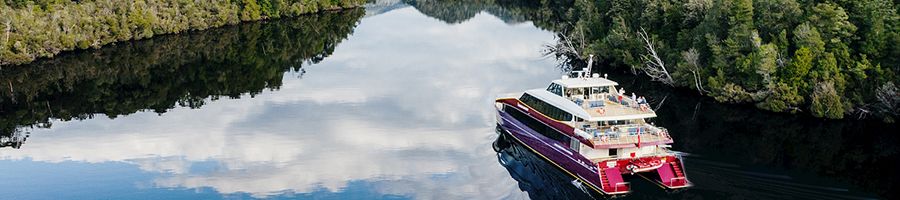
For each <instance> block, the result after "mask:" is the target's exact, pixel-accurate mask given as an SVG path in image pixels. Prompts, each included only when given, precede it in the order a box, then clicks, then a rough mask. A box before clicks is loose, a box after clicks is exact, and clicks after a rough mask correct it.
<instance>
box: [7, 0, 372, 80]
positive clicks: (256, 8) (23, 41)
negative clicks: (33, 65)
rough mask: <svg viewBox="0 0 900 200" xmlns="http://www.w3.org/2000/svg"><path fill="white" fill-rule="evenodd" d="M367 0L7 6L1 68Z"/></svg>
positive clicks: (110, 0)
mask: <svg viewBox="0 0 900 200" xmlns="http://www.w3.org/2000/svg"><path fill="white" fill-rule="evenodd" d="M364 3H365V0H314V1H299V0H284V1H271V0H243V1H239V2H237V1H235V2H230V1H214V2H207V1H174V0H162V1H142V0H138V1H113V0H97V1H79V2H75V1H61V2H52V3H47V2H43V1H39V2H34V1H5V0H0V13H3V14H2V15H0V66H5V65H20V64H26V63H30V62H32V61H34V60H35V59H38V58H49V57H53V56H55V55H57V54H59V53H61V52H65V51H70V50H76V49H87V48H100V47H102V46H104V45H107V44H110V43H114V42H120V41H128V40H140V39H145V38H150V37H153V36H155V35H161V34H172V33H175V34H177V33H182V32H186V31H192V30H204V29H208V28H215V27H221V26H226V25H234V24H237V23H240V22H246V21H257V20H266V19H276V18H282V17H294V16H298V15H302V14H308V13H316V12H321V11H326V10H338V9H346V8H354V7H359V6H362V5H363V4H364Z"/></svg>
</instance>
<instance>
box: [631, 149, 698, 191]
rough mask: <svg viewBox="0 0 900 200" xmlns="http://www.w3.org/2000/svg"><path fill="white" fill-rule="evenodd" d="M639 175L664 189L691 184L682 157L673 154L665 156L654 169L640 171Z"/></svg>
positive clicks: (689, 185) (684, 186)
mask: <svg viewBox="0 0 900 200" xmlns="http://www.w3.org/2000/svg"><path fill="white" fill-rule="evenodd" d="M641 176H643V177H644V178H646V179H648V180H651V181H653V182H655V183H656V184H657V185H659V186H660V187H663V188H665V189H671V190H674V189H681V188H687V187H691V186H692V185H693V184H691V182H690V181H689V180H688V179H687V174H685V171H684V164H683V162H682V158H681V157H680V156H675V155H673V156H667V157H665V159H664V160H663V162H662V164H661V165H660V166H659V167H657V168H656V169H655V170H650V171H644V172H642V173H641Z"/></svg>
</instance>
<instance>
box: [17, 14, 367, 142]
mask: <svg viewBox="0 0 900 200" xmlns="http://www.w3.org/2000/svg"><path fill="white" fill-rule="evenodd" d="M363 14H364V11H363V10H361V9H355V10H348V11H343V12H331V13H324V14H318V15H306V16H302V17H297V18H293V19H285V20H274V21H268V22H261V23H246V24H241V25H236V26H228V27H223V28H216V29H209V30H205V31H202V32H194V33H185V34H183V35H169V36H162V37H154V38H152V39H148V40H143V41H132V42H123V43H118V44H115V45H114V46H108V47H104V48H102V49H98V50H89V51H86V52H75V53H70V54H66V55H61V56H59V57H58V58H54V59H47V60H42V61H38V62H34V63H33V64H29V65H24V66H15V67H12V68H4V69H2V70H0V82H2V83H3V85H4V86H7V87H3V90H0V91H2V92H0V138H4V139H2V140H3V141H6V140H7V139H9V140H10V141H19V142H10V143H9V144H10V145H6V143H4V144H3V146H12V147H16V148H18V147H20V146H21V144H22V143H21V142H22V141H24V137H17V136H16V135H22V131H23V129H27V128H49V127H50V126H51V125H52V124H50V121H51V120H52V119H58V120H62V121H69V120H82V119H90V118H94V117H95V115H96V114H103V115H106V116H107V117H109V118H116V117H118V116H122V115H128V114H132V113H135V112H139V111H143V110H152V111H154V112H156V113H159V114H162V113H165V112H166V111H167V110H169V109H172V108H175V107H176V106H182V107H190V108H200V107H201V106H203V105H204V104H205V103H206V101H204V100H205V99H212V100H217V99H219V98H222V97H227V98H239V97H240V96H241V95H242V94H250V95H251V96H253V95H256V94H259V93H260V92H262V91H263V90H265V89H270V90H275V89H278V88H279V87H280V86H281V84H282V83H281V81H282V76H283V75H284V74H285V73H284V72H286V71H293V72H296V73H295V74H296V75H297V76H302V75H303V72H304V70H303V66H304V65H305V63H318V62H320V61H322V60H323V59H324V58H325V57H327V56H329V55H331V53H332V52H333V51H334V48H335V46H337V44H338V43H340V42H341V41H343V40H344V39H345V38H347V36H349V35H350V34H351V33H352V32H353V29H354V28H355V27H356V25H357V22H358V21H359V20H360V18H361V17H362V16H363ZM17 138H18V139H17ZM13 144H15V145H13Z"/></svg>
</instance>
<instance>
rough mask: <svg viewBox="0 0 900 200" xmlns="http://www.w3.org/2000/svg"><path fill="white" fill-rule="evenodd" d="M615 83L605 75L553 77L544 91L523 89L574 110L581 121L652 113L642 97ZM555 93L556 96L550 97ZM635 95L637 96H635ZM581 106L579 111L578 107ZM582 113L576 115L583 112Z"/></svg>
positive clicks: (645, 116)
mask: <svg viewBox="0 0 900 200" xmlns="http://www.w3.org/2000/svg"><path fill="white" fill-rule="evenodd" d="M617 85H618V83H616V82H614V81H611V80H609V79H606V78H600V77H598V76H594V77H579V78H563V79H558V80H554V81H553V82H552V83H551V84H550V86H549V87H547V89H546V91H547V92H539V91H533V90H532V91H528V92H526V93H528V94H530V95H532V96H535V97H537V98H539V99H541V100H543V101H546V102H548V103H550V104H553V105H554V106H556V107H558V108H560V109H562V110H564V111H566V112H569V113H572V114H575V115H576V116H577V117H581V118H582V119H584V120H585V121H613V120H631V119H644V118H651V117H656V113H655V112H654V111H653V110H652V109H650V106H649V105H648V104H647V102H645V101H638V99H640V98H638V97H637V96H636V95H635V94H634V93H631V94H630V95H629V94H627V93H626V92H625V90H624V89H617V88H616V87H615V86H617ZM551 96H556V97H551ZM636 98H637V99H636ZM582 110H583V111H582ZM585 112H586V114H585V115H586V116H578V114H579V113H585Z"/></svg>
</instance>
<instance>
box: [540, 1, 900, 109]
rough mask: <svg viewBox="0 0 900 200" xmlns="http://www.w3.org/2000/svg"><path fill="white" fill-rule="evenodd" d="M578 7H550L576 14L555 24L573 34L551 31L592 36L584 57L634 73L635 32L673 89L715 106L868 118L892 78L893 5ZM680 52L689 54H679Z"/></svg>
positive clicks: (896, 24)
mask: <svg viewBox="0 0 900 200" xmlns="http://www.w3.org/2000/svg"><path fill="white" fill-rule="evenodd" d="M587 2H593V3H591V4H592V5H590V6H584V5H582V4H587ZM587 2H581V3H576V4H578V5H579V6H573V7H571V8H557V10H563V11H567V12H564V13H574V14H575V15H576V16H574V17H559V18H562V19H569V20H570V21H569V22H565V23H564V24H572V25H574V26H573V27H564V29H562V30H558V32H562V33H566V35H572V34H571V33H572V32H574V30H591V31H590V34H587V38H586V39H585V41H587V42H589V43H590V45H588V46H590V48H589V49H587V50H586V51H585V52H584V53H585V54H587V53H593V54H597V55H598V56H599V57H600V60H602V61H603V64H604V65H608V66H612V67H628V68H630V67H633V66H642V65H643V64H644V63H643V61H641V60H639V59H636V58H640V57H641V56H643V55H645V54H647V51H646V49H645V48H646V47H645V46H644V44H643V43H642V42H641V41H640V38H638V37H636V34H635V33H636V32H638V31H640V30H641V28H643V29H645V30H647V32H648V34H649V35H651V37H653V38H654V40H655V44H654V45H655V47H656V48H657V51H658V53H659V55H660V57H661V59H662V60H663V61H664V62H665V63H675V65H671V66H670V68H669V72H670V73H671V74H672V77H673V78H674V80H675V81H676V83H675V85H676V86H681V87H690V88H693V89H696V90H699V91H700V92H701V93H705V94H707V95H709V96H712V97H714V98H715V99H716V100H718V101H722V102H733V103H755V104H756V105H757V106H758V107H760V108H763V109H767V110H772V111H776V112H798V111H804V110H805V109H801V108H810V110H809V112H810V113H814V115H815V116H821V117H828V118H842V117H843V115H844V114H849V113H854V114H856V113H866V112H868V110H873V108H872V107H871V106H872V105H874V103H875V101H876V94H875V91H876V89H877V88H878V87H880V86H882V85H884V84H885V83H887V82H890V81H895V80H897V75H898V74H900V45H895V44H900V15H898V13H897V12H898V11H900V7H898V5H897V4H896V3H897V2H896V1H894V2H892V1H890V0H859V1H805V0H803V1H800V0H755V1H754V0H736V1H726V0H664V1H659V0H609V1H587ZM597 11H599V12H597ZM582 21H586V23H582ZM689 50H691V51H693V52H695V53H696V54H697V56H684V54H685V52H688V51H689ZM695 58H696V61H694V60H690V61H689V60H687V59H695ZM626 69H627V68H626ZM698 83H699V85H698ZM832 91H833V92H832ZM835 97H836V98H835ZM813 100H814V101H813ZM813 103H815V104H816V106H812V104H813ZM813 108H815V109H813ZM826 108H827V109H826ZM857 116H858V115H857Z"/></svg>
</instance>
